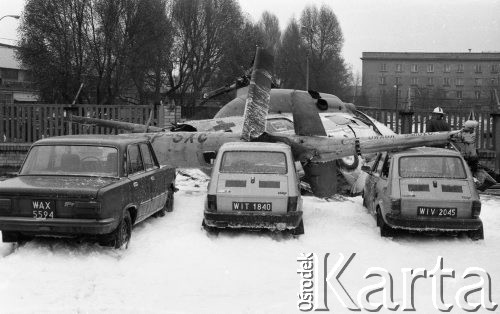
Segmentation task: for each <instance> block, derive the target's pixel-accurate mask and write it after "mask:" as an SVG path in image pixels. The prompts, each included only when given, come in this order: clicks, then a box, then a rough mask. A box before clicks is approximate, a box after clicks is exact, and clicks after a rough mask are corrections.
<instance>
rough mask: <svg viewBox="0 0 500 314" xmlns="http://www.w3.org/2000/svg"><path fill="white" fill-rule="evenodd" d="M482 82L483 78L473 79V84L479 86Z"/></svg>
mask: <svg viewBox="0 0 500 314" xmlns="http://www.w3.org/2000/svg"><path fill="white" fill-rule="evenodd" d="M482 84H483V80H482V79H480V78H475V79H474V86H481V85H482Z"/></svg>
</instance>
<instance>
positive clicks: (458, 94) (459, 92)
mask: <svg viewBox="0 0 500 314" xmlns="http://www.w3.org/2000/svg"><path fill="white" fill-rule="evenodd" d="M457 98H458V99H462V91H461V90H457Z"/></svg>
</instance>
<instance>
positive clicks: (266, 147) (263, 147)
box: [220, 142, 290, 151]
mask: <svg viewBox="0 0 500 314" xmlns="http://www.w3.org/2000/svg"><path fill="white" fill-rule="evenodd" d="M289 148H290V146H288V145H286V144H283V143H264V142H230V143H224V144H223V145H222V146H221V148H220V151H222V150H248V151H254V150H256V149H258V150H260V151H277V150H284V149H289Z"/></svg>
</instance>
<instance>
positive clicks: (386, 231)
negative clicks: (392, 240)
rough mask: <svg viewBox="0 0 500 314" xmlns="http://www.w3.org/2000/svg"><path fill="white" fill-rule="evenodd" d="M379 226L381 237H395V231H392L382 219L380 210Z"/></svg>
mask: <svg viewBox="0 0 500 314" xmlns="http://www.w3.org/2000/svg"><path fill="white" fill-rule="evenodd" d="M377 226H378V227H379V228H380V236H382V237H384V238H385V237H391V236H393V235H394V229H392V228H391V227H390V226H389V225H388V224H387V223H386V222H385V221H384V218H383V217H382V214H381V212H380V209H379V210H377Z"/></svg>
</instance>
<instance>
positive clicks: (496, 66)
mask: <svg viewBox="0 0 500 314" xmlns="http://www.w3.org/2000/svg"><path fill="white" fill-rule="evenodd" d="M491 73H498V64H492V65H491Z"/></svg>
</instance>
